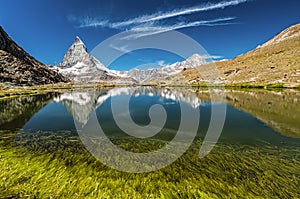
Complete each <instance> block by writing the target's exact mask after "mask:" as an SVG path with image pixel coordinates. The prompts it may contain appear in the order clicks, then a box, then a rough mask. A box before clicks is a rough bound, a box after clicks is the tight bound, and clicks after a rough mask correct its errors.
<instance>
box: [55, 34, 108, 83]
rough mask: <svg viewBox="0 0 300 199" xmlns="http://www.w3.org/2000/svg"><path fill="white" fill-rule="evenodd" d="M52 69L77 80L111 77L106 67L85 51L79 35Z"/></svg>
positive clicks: (84, 80)
mask: <svg viewBox="0 0 300 199" xmlns="http://www.w3.org/2000/svg"><path fill="white" fill-rule="evenodd" d="M54 69H55V70H57V71H58V72H60V73H61V74H63V75H64V76H66V77H68V78H70V79H71V80H73V81H77V82H100V80H101V79H110V78H112V77H113V74H109V69H108V68H106V67H105V66H104V65H103V64H102V63H101V62H100V61H99V60H97V59H96V58H95V57H93V56H92V55H90V54H89V53H88V52H87V48H86V46H85V44H84V43H83V42H82V41H81V40H80V38H79V37H76V38H75V41H74V43H73V44H72V45H71V46H70V48H69V49H68V51H67V52H66V54H65V56H64V59H63V61H62V62H61V63H60V64H58V65H57V66H55V67H54Z"/></svg>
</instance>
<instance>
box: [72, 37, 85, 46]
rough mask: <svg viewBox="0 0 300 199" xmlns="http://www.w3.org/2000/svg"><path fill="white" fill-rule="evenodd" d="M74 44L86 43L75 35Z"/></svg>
mask: <svg viewBox="0 0 300 199" xmlns="http://www.w3.org/2000/svg"><path fill="white" fill-rule="evenodd" d="M74 44H82V45H84V46H85V44H84V43H83V42H82V40H81V39H80V38H79V37H78V36H76V37H75V41H74Z"/></svg>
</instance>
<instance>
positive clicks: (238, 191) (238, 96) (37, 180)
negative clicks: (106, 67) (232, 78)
mask: <svg viewBox="0 0 300 199" xmlns="http://www.w3.org/2000/svg"><path fill="white" fill-rule="evenodd" d="M129 95H133V97H132V98H131V101H130V104H129V108H130V114H131V116H132V118H133V120H134V121H135V123H137V124H139V125H147V124H148V123H149V122H150V118H149V114H148V113H149V107H151V105H153V104H160V105H162V106H163V107H164V108H165V110H166V112H167V115H168V118H167V121H166V124H165V126H164V128H163V129H162V130H161V132H159V133H158V134H157V135H155V136H154V137H151V138H149V139H137V138H133V137H130V136H129V135H127V134H126V133H124V132H122V131H121V130H120V128H119V127H118V126H117V125H116V123H115V121H114V119H113V116H112V111H111V99H115V100H116V101H117V102H119V103H118V104H117V105H118V107H119V108H120V110H121V107H122V106H124V104H123V101H125V99H126V96H129ZM299 95H300V93H299V92H297V91H290V90H287V91H267V90H233V91H230V90H228V91H227V97H226V103H225V104H226V106H227V117H226V121H225V126H224V128H223V131H222V133H221V136H220V138H219V140H218V143H217V144H216V145H215V146H214V147H213V149H212V151H211V152H210V153H209V154H208V155H207V156H206V157H204V158H199V151H200V150H199V149H200V147H201V146H203V145H204V144H203V142H202V140H203V138H204V137H205V136H206V135H205V133H206V131H207V128H208V124H209V121H210V116H211V108H212V107H213V106H220V102H218V101H213V102H212V101H211V100H210V98H209V93H208V91H206V90H201V89H190V88H189V89H188V88H170V89H168V88H151V87H142V88H140V89H138V90H136V89H133V88H114V89H104V90H97V91H88V90H84V91H73V92H71V91H70V92H63V93H47V94H43V95H37V96H26V97H18V98H12V99H7V100H1V101H0V110H1V111H2V112H1V113H0V168H1V169H0V170H1V172H0V196H1V197H4V198H5V197H11V196H14V197H16V198H17V197H21V198H22V197H25V196H26V197H27V196H32V197H34V196H35V197H37V198H41V197H55V198H56V197H57V198H61V197H71V196H73V197H76V198H78V196H81V197H87V196H90V197H93V198H95V196H97V197H99V198H101V197H108V196H110V197H117V198H120V197H125V198H128V197H129V196H130V197H140V198H145V197H148V196H149V194H150V195H151V197H152V198H159V197H162V194H164V195H165V196H166V197H168V198H190V197H196V198H198V197H203V196H206V197H207V198H213V197H215V198H222V197H225V196H227V197H229V198H236V197H238V198H243V197H249V198H255V197H264V198H293V197H294V198H299V196H300V192H299V184H300V181H299V179H300V171H299V163H300V153H299V151H300V139H299V137H300V135H299V132H300V131H299V129H300V126H299V118H300V114H299V113H300V110H299V108H300V106H299V102H300V100H299ZM180 102H181V103H182V104H183V105H184V106H186V107H188V108H190V110H196V111H199V113H200V123H199V129H198V132H197V136H196V139H195V141H194V142H193V143H192V145H191V146H190V148H189V149H188V150H187V151H186V153H184V154H183V155H182V156H181V157H180V158H179V159H177V160H176V161H175V162H173V163H172V164H169V165H168V166H166V167H164V168H162V169H159V170H156V171H155V172H150V173H142V174H132V173H124V172H119V171H118V170H114V169H111V168H110V167H108V166H107V165H106V164H103V162H101V161H99V159H96V158H95V157H94V156H93V155H91V153H90V151H88V150H87V149H86V148H85V147H86V145H84V144H85V143H86V142H85V140H84V139H82V138H84V135H83V137H82V132H80V133H79V135H80V136H78V132H77V131H76V128H75V125H74V120H75V121H76V124H77V125H78V126H83V127H88V131H87V132H86V133H87V134H89V133H94V134H95V135H97V132H93V131H95V129H96V128H95V126H93V125H91V124H90V120H91V118H92V117H91V116H92V114H91V113H93V110H96V117H97V119H98V120H99V122H100V125H101V126H102V128H103V129H104V131H105V134H106V136H107V137H109V139H110V140H111V142H112V143H114V144H115V145H118V146H119V147H120V148H123V149H125V150H126V151H130V152H135V153H141V152H142V153H144V152H153V151H156V150H158V149H161V148H163V147H164V146H166V145H168V144H169V143H170V142H169V141H170V140H172V139H173V138H174V136H175V134H176V132H177V129H178V126H179V122H180V107H179V103H180ZM120 114H121V115H122V114H123V113H122V112H121V111H120ZM78 126H77V127H78ZM80 138H81V139H80ZM96 138H99V139H97V140H98V141H99V142H98V143H97V140H95V139H94V140H93V139H91V140H88V141H92V143H91V144H95V143H96V144H99V145H98V146H100V148H99V149H100V152H101V150H103V151H106V154H104V155H107V156H106V157H107V158H108V159H109V160H111V161H116V162H117V163H123V161H121V162H120V156H118V155H116V154H115V153H111V151H109V150H108V151H107V150H106V149H107V147H106V146H107V145H106V144H107V142H101V139H100V138H101V137H96ZM94 141H96V142H94ZM101 147H102V148H101ZM179 149H180V147H179ZM175 152H176V150H174V153H175ZM102 154H103V153H102ZM163 155H164V154H163ZM168 155H170V156H168ZM172 155H173V151H169V153H166V155H165V156H163V157H164V158H161V159H156V160H155V163H157V165H158V166H159V165H160V164H163V163H164V161H168V160H169V159H168V158H170V157H172ZM125 159H126V157H125ZM140 163H141V164H140ZM137 164H140V165H142V164H143V160H140V161H137V162H134V164H133V166H135V165H137ZM126 165H127V164H125V166H126ZM142 166H143V165H142ZM146 166H149V165H146ZM150 166H151V165H150ZM152 166H153V165H152ZM126 169H127V168H126ZM126 171H127V172H129V171H131V167H128V170H126ZM145 182H146V183H145ZM49 187H51V189H49ZM62 187H63V189H62ZM36 190H39V191H38V192H36ZM126 194H127V195H126ZM126 196H128V197H126Z"/></svg>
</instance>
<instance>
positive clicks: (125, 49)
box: [110, 44, 131, 53]
mask: <svg viewBox="0 0 300 199" xmlns="http://www.w3.org/2000/svg"><path fill="white" fill-rule="evenodd" d="M110 47H111V48H112V49H115V50H117V51H119V52H122V53H129V52H131V50H130V49H129V48H128V45H123V46H117V45H115V44H110Z"/></svg>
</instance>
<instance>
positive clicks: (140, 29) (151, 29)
mask: <svg viewBox="0 0 300 199" xmlns="http://www.w3.org/2000/svg"><path fill="white" fill-rule="evenodd" d="M233 19H235V17H225V18H219V19H212V20H203V21H194V22H189V23H184V22H180V23H177V24H173V25H161V26H156V25H153V24H148V23H147V24H144V25H141V26H136V27H133V28H131V29H130V31H131V34H129V35H128V36H127V37H125V38H123V39H137V38H140V37H145V36H150V35H155V34H159V33H163V32H168V31H170V30H178V29H182V28H188V27H197V26H220V25H229V24H234V23H230V22H228V21H231V20H233Z"/></svg>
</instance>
